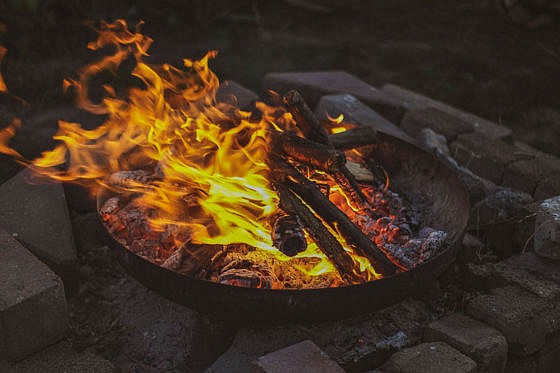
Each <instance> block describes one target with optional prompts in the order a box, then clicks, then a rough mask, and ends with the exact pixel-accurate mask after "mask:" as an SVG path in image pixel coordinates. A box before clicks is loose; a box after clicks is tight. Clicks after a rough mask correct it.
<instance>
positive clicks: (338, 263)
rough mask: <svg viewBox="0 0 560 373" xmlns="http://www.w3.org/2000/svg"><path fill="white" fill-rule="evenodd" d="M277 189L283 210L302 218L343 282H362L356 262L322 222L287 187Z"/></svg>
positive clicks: (282, 186)
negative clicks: (355, 270) (356, 271)
mask: <svg viewBox="0 0 560 373" xmlns="http://www.w3.org/2000/svg"><path fill="white" fill-rule="evenodd" d="M276 189H277V191H278V195H279V196H280V203H281V204H282V208H283V209H284V210H285V211H290V212H291V213H293V214H295V215H297V216H299V217H300V218H301V220H302V221H303V223H304V225H305V226H306V228H307V231H308V233H309V235H310V236H311V238H313V240H314V241H315V242H316V243H317V246H318V247H319V249H320V250H321V251H322V252H323V253H324V254H325V255H326V256H327V258H329V259H330V261H331V263H333V265H334V267H335V268H336V270H337V271H338V273H339V274H340V277H341V278H342V279H343V281H345V282H346V283H349V284H352V283H357V282H360V278H359V276H357V275H356V273H355V272H354V261H353V260H352V258H351V257H350V255H349V254H348V253H347V252H346V251H345V250H344V248H343V247H342V245H341V244H340V242H338V240H337V239H336V237H334V236H333V235H332V234H331V232H329V230H328V229H327V228H326V227H325V226H324V225H323V223H322V222H321V220H320V219H319V218H317V217H316V216H315V215H314V214H313V212H312V211H310V210H309V208H307V206H305V204H304V203H303V202H302V201H301V200H300V199H299V198H298V197H297V196H296V195H295V194H293V192H292V191H290V190H289V189H288V187H286V185H284V184H283V183H278V184H276ZM319 193H320V192H319Z"/></svg>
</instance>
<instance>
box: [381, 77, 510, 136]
mask: <svg viewBox="0 0 560 373" xmlns="http://www.w3.org/2000/svg"><path fill="white" fill-rule="evenodd" d="M381 90H382V91H383V92H386V93H388V94H390V95H392V96H393V97H394V98H395V99H396V100H398V102H399V104H400V106H401V107H402V108H403V109H404V110H406V111H410V110H415V109H425V108H436V109H438V110H440V111H443V112H446V113H448V114H450V115H452V116H456V117H458V118H460V119H462V120H463V121H465V122H467V123H468V124H469V125H470V126H471V128H472V129H473V130H474V131H476V132H479V133H481V134H482V135H484V136H485V137H486V138H489V139H496V140H497V139H509V138H510V137H511V133H512V132H511V129H509V128H507V127H504V126H501V125H499V124H496V123H494V122H491V121H489V120H486V119H483V118H480V117H478V116H476V115H474V114H470V113H466V112H464V111H461V110H459V109H457V108H454V107H452V106H450V105H448V104H445V103H443V102H440V101H437V100H434V99H431V98H429V97H426V96H423V95H421V94H419V93H416V92H412V91H410V90H407V89H405V88H402V87H399V86H397V85H394V84H386V85H384V86H383V88H381Z"/></svg>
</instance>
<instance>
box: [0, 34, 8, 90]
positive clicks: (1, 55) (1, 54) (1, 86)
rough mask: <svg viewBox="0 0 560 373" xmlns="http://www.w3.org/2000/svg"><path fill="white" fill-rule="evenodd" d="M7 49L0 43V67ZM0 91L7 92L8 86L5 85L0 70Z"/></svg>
mask: <svg viewBox="0 0 560 373" xmlns="http://www.w3.org/2000/svg"><path fill="white" fill-rule="evenodd" d="M7 51H8V50H7V49H6V48H5V47H3V46H1V45H0V68H1V67H2V60H3V59H4V56H5V55H6V52H7ZM0 92H8V87H6V83H5V82H4V77H3V76H2V72H0Z"/></svg>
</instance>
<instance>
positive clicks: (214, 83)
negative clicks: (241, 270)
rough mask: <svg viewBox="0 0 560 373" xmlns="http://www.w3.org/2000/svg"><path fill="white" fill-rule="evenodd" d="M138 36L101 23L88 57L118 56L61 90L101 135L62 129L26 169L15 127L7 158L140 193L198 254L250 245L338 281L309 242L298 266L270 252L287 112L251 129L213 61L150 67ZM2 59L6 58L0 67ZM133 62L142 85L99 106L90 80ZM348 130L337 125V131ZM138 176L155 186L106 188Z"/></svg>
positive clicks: (266, 114)
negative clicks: (274, 179)
mask: <svg viewBox="0 0 560 373" xmlns="http://www.w3.org/2000/svg"><path fill="white" fill-rule="evenodd" d="M139 26H140V25H138V26H137V27H136V29H135V30H129V29H128V27H127V24H126V22H125V21H123V20H117V21H114V22H112V23H106V22H102V23H101V26H100V27H99V28H98V29H97V30H96V31H97V33H98V38H97V40H96V41H94V42H91V43H89V44H88V48H89V49H92V50H99V49H104V50H105V49H107V48H108V47H109V49H111V50H112V51H113V52H112V54H110V55H107V56H104V57H103V58H101V59H100V60H98V61H96V62H94V63H91V64H89V65H87V66H85V67H84V68H83V69H82V70H81V71H80V72H79V75H78V77H77V78H76V79H66V80H65V81H64V82H63V88H64V90H71V91H73V92H74V93H75V95H76V100H77V105H78V106H79V107H80V108H82V109H84V110H87V111H89V112H91V113H94V114H104V115H106V117H107V119H106V121H105V122H104V123H103V124H102V125H100V126H99V127H97V128H95V129H91V130H88V129H85V128H83V127H82V126H81V125H80V124H78V123H71V122H65V121H59V128H58V131H57V133H56V134H55V136H54V139H55V140H57V141H58V145H57V146H56V147H55V148H54V149H52V150H50V151H46V152H44V153H43V154H42V155H41V156H40V157H39V158H37V159H35V160H33V161H28V160H25V159H24V158H23V157H22V156H21V155H20V154H19V153H17V152H16V151H15V150H13V149H11V148H9V147H8V145H7V143H8V141H9V140H10V138H11V137H13V135H14V133H15V130H16V129H17V127H18V126H19V124H20V123H19V121H15V122H13V123H12V124H11V125H10V126H8V127H7V128H5V129H4V130H2V131H0V152H3V153H6V154H10V155H12V156H14V157H16V158H17V159H18V160H19V161H20V162H22V163H25V164H26V165H27V166H28V167H29V168H31V169H33V170H34V171H35V172H37V173H39V174H41V175H44V176H47V177H49V178H52V179H56V180H60V181H66V182H76V183H80V184H82V185H86V186H88V187H89V188H90V189H91V190H92V192H93V193H95V192H96V191H97V190H98V189H99V188H101V187H104V188H112V189H113V190H115V191H117V192H119V193H136V192H141V196H140V197H138V199H137V202H138V203H139V204H140V205H141V206H143V207H147V208H150V209H154V210H156V211H157V214H155V216H150V218H149V219H150V224H151V225H152V226H153V227H154V228H156V229H159V228H161V229H163V227H165V226H166V225H167V224H174V225H179V226H182V227H183V228H184V229H186V230H188V232H189V233H190V240H191V242H192V243H193V244H220V245H230V244H246V245H249V246H251V247H254V248H258V249H261V251H262V253H261V254H262V255H265V256H272V257H274V258H275V259H277V260H280V261H284V262H285V261H289V260H292V259H300V258H319V259H320V261H319V262H318V264H316V265H314V266H313V267H312V268H307V267H305V268H304V267H298V268H299V270H300V271H301V273H302V274H303V275H307V276H319V275H321V274H325V273H333V274H335V273H336V271H335V269H334V267H333V265H332V263H330V262H329V261H328V259H327V258H326V257H325V255H324V254H322V253H321V251H320V250H319V248H318V247H317V245H315V244H314V243H313V242H312V241H311V240H308V242H309V243H310V244H309V246H308V249H307V250H306V251H305V252H303V253H300V254H298V255H297V256H295V257H294V258H289V257H287V256H285V255H283V254H281V253H280V252H279V251H278V250H277V249H275V248H274V247H273V246H272V239H271V232H270V231H271V227H270V223H269V220H270V217H271V215H272V214H273V213H274V212H275V211H277V209H278V203H279V201H278V197H277V194H276V192H275V191H274V189H273V188H272V186H271V183H270V181H269V180H270V178H269V173H270V170H269V169H268V166H267V164H266V162H265V160H266V159H267V153H268V151H269V149H268V146H267V144H268V143H269V140H268V136H269V134H270V133H271V131H282V130H293V129H295V128H296V127H295V125H294V122H293V119H292V117H291V115H290V114H289V113H287V112H286V111H285V109H283V107H281V106H274V107H273V106H268V105H266V104H265V103H263V102H258V103H257V104H256V106H257V109H258V110H260V111H261V113H262V115H261V116H260V118H259V119H254V118H253V117H252V115H251V113H248V112H244V111H242V110H240V109H239V108H237V107H234V106H232V105H231V104H227V103H222V102H217V101H216V91H217V89H218V87H219V80H218V78H217V76H216V75H215V74H214V73H213V72H212V71H211V70H210V68H209V61H210V60H211V59H212V58H215V57H216V55H217V52H216V51H210V52H208V53H207V54H206V55H205V56H203V57H202V58H201V59H200V60H190V59H185V60H184V61H183V65H184V66H183V68H176V67H173V66H171V65H168V64H162V65H152V64H148V63H146V62H145V61H144V58H145V57H146V56H148V49H149V47H150V45H151V44H152V39H150V38H149V37H147V36H145V35H143V34H141V33H140V31H139ZM3 52H5V50H2V49H0V59H1V57H2V55H3ZM130 60H132V61H133V62H134V68H133V70H132V71H131V73H130V75H131V77H133V78H134V79H135V81H136V84H134V85H133V86H132V87H130V88H129V89H128V90H127V91H125V92H123V91H122V88H121V89H117V87H114V86H111V85H109V84H105V85H104V86H103V87H102V88H103V92H104V95H103V98H102V99H101V101H98V102H96V101H95V100H93V99H92V98H91V97H92V92H91V91H92V85H91V82H92V80H93V79H94V78H96V77H98V76H99V75H100V74H101V73H102V72H106V71H108V72H111V73H113V74H117V73H118V71H120V69H119V68H120V67H122V65H123V63H124V62H125V61H130ZM0 83H1V81H0ZM342 120H343V116H339V117H338V118H336V120H335V122H337V123H338V124H340V123H341V122H342ZM344 128H345V127H344ZM137 169H145V170H148V169H149V170H155V171H153V175H151V176H153V179H154V181H153V182H151V183H150V184H149V186H146V185H143V184H142V183H141V182H135V183H127V184H124V185H118V186H116V185H113V184H111V183H109V182H108V180H109V179H110V177H111V176H112V175H114V174H115V173H116V172H118V171H126V170H137ZM346 208H349V207H348V206H346ZM333 233H334V234H336V235H337V236H338V237H340V235H338V234H337V233H336V232H333ZM341 242H343V241H342V240H341ZM346 246H347V247H346V250H347V251H349V252H350V253H351V255H352V257H353V258H354V260H355V261H356V271H358V272H362V275H363V277H364V279H366V280H370V279H373V278H377V277H379V276H378V275H377V274H376V273H375V270H374V269H373V268H372V266H371V264H370V263H369V262H368V261H367V260H366V259H365V258H360V257H358V256H357V255H355V254H354V253H353V251H352V249H351V248H349V246H348V245H346Z"/></svg>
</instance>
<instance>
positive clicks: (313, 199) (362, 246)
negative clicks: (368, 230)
mask: <svg viewBox="0 0 560 373" xmlns="http://www.w3.org/2000/svg"><path fill="white" fill-rule="evenodd" d="M269 163H270V166H271V169H272V170H273V173H274V176H275V177H276V180H277V182H278V181H279V180H280V178H283V180H284V184H285V185H287V186H288V187H289V188H290V189H291V190H292V191H294V192H295V193H296V194H297V195H298V196H299V197H300V198H301V199H302V200H303V201H305V203H306V204H307V205H309V206H310V207H311V208H312V209H313V210H314V211H315V212H316V213H317V215H319V216H320V217H321V218H322V219H323V220H324V221H325V222H327V224H329V225H330V226H331V227H332V228H333V229H335V230H337V231H338V232H340V234H341V235H342V236H343V237H344V238H345V239H346V241H347V242H348V243H349V244H351V245H352V246H353V247H354V248H355V250H356V252H357V253H358V254H360V255H362V256H364V257H366V258H367V259H368V260H369V261H370V263H371V264H372V266H373V268H375V270H376V272H377V273H379V274H381V275H383V276H388V275H391V274H393V273H395V272H396V270H397V266H396V265H395V264H393V262H391V260H389V258H387V256H386V255H385V253H384V252H383V251H381V250H380V249H379V248H378V247H377V245H376V244H375V243H374V242H373V241H372V240H370V239H369V238H368V237H367V236H366V235H365V234H364V233H363V232H362V231H361V230H360V229H359V228H358V227H357V226H356V225H355V224H354V223H353V222H352V220H350V218H349V217H348V216H347V215H346V214H345V213H344V212H342V211H340V210H339V209H338V207H336V205H335V204H334V203H332V202H331V201H330V200H329V199H328V197H327V196H325V195H324V194H323V193H321V191H320V190H319V189H318V188H317V186H316V185H315V184H314V183H313V182H311V181H310V180H309V179H307V178H306V177H305V176H304V175H302V174H301V173H300V172H299V171H298V170H297V169H296V168H295V167H294V166H292V165H291V164H290V163H288V162H286V161H284V160H283V159H281V158H276V157H273V158H271V159H270V160H269ZM275 170H281V171H280V172H274V171H275ZM304 206H305V205H304ZM300 217H301V216H300ZM302 220H303V218H302ZM321 225H322V224H321Z"/></svg>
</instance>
